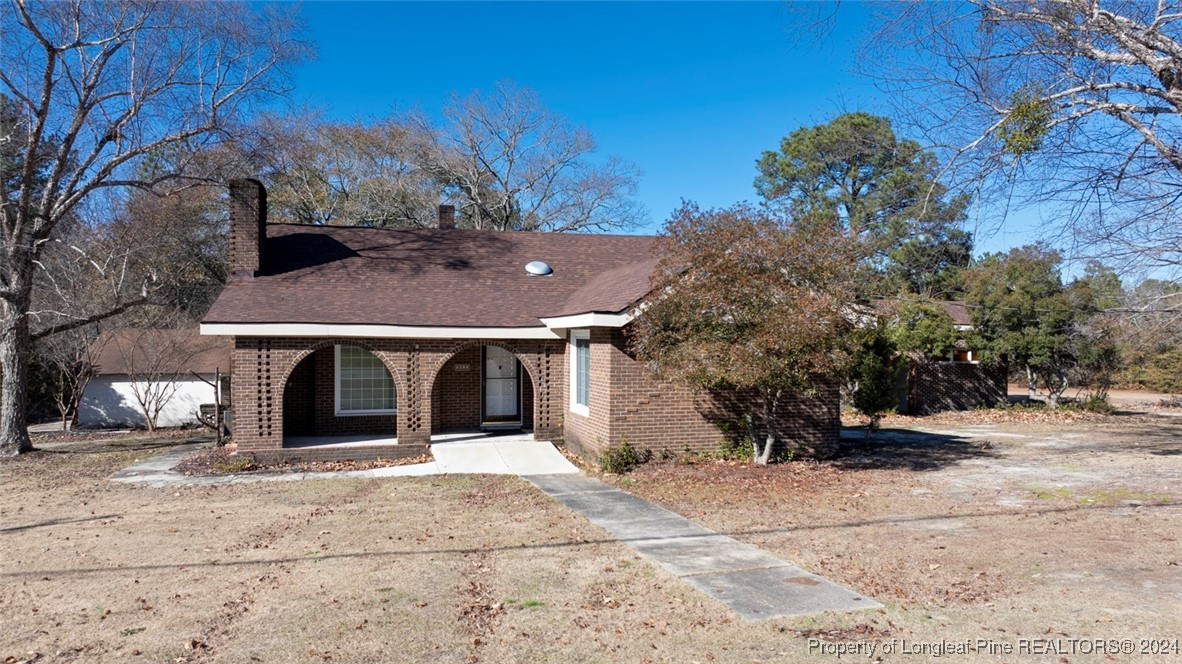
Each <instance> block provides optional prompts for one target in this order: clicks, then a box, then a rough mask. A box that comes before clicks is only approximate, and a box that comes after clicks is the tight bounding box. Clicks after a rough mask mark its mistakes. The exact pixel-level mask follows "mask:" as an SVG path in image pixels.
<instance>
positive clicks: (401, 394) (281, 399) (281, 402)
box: [273, 339, 413, 444]
mask: <svg viewBox="0 0 1182 664" xmlns="http://www.w3.org/2000/svg"><path fill="white" fill-rule="evenodd" d="M334 346H355V347H357V348H361V349H363V350H365V351H367V352H369V353H370V354H372V355H373V356H374V357H376V358H378V361H379V362H381V363H382V366H383V367H384V368H385V369H386V371H387V372H388V373H389V374H390V378H391V380H392V381H393V383H394V393H395V399H396V401H395V403H396V404H397V414H396V415H395V416H394V423H393V424H392V426H391V429H390V434H396V432H397V431H399V430H400V429H401V428H402V423H403V420H404V419H405V416H404V414H403V411H404V408H406V407H408V406H410V405H412V404H411V403H408V402H413V398H411V395H409V391H408V389H407V383H406V381H405V379H404V377H403V375H402V372H400V371H399V370H398V369H397V368H396V366H397V365H396V364H395V358H394V357H393V354H392V353H391V352H389V351H384V350H382V349H381V348H380V347H378V346H377V345H375V344H372V343H369V342H367V341H364V340H356V339H322V340H319V341H315V342H311V343H308V344H307V345H306V346H305V347H303V348H301V349H299V350H298V351H297V352H296V353H295V354H294V355H292V356H291V359H290V360H289V361H288V362H287V363H286V365H285V366H284V371H283V374H282V375H281V379H280V380H279V381H276V383H275V384H276V385H277V386H278V388H279V389H278V391H277V392H278V393H277V395H276V396H277V398H276V399H275V402H274V403H275V412H274V415H273V416H274V418H275V419H276V420H277V421H278V422H279V423H280V431H279V436H278V439H279V441H280V442H281V443H283V441H286V440H287V438H288V435H289V432H288V431H287V430H286V429H287V424H288V421H289V420H290V419H292V418H289V414H288V413H286V412H285V411H286V409H287V405H288V397H289V393H288V388H289V386H290V384H291V380H292V377H293V374H295V372H296V370H297V369H298V368H299V367H300V366H301V365H302V364H304V363H305V362H307V361H310V359H311V358H312V357H313V355H314V354H315V353H317V352H318V351H322V350H325V349H329V348H333V347H334ZM310 371H312V372H315V371H316V369H315V368H314V367H312V368H310ZM317 379H318V376H317V375H316V374H315V373H313V375H312V376H311V377H310V380H311V381H312V385H311V387H312V388H313V390H314V389H315V381H316V380H317ZM332 380H335V376H334V377H333V378H332ZM321 398H322V397H321ZM312 399H313V400H312V402H310V403H309V405H308V407H310V408H313V409H319V408H321V407H322V405H321V404H318V403H316V402H315V399H316V397H315V396H313V398H312ZM321 416H324V417H325V419H326V420H327V421H329V422H339V420H336V418H332V419H328V418H327V416H326V414H324V413H321V414H320V415H319V416H318V415H314V414H309V417H310V418H311V419H312V420H313V421H315V420H316V419H317V418H318V417H321ZM385 417H387V418H389V416H388V415H387V416H385ZM359 421H360V420H359ZM315 428H317V429H318V428H319V427H315ZM345 433H353V432H345ZM318 435H323V434H318ZM283 444H286V443H283Z"/></svg>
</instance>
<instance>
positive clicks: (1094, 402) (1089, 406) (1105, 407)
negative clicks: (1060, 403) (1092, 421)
mask: <svg viewBox="0 0 1182 664" xmlns="http://www.w3.org/2000/svg"><path fill="white" fill-rule="evenodd" d="M1071 406H1072V407H1073V408H1075V409H1077V410H1086V411H1088V412H1090V413H1103V414H1105V415H1107V414H1109V413H1111V412H1112V411H1113V410H1115V408H1113V407H1112V404H1110V403H1108V400H1107V399H1105V398H1104V397H1100V396H1090V397H1088V398H1086V399H1084V400H1083V401H1079V402H1076V403H1074V404H1071Z"/></svg>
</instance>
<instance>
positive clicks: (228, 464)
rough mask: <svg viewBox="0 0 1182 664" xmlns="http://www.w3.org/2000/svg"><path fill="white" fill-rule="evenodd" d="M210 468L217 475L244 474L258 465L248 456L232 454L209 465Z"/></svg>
mask: <svg viewBox="0 0 1182 664" xmlns="http://www.w3.org/2000/svg"><path fill="white" fill-rule="evenodd" d="M210 467H211V468H213V469H214V470H216V471H217V472H219V473H245V472H246V471H248V470H255V469H256V468H258V464H256V463H255V460H254V457H252V456H250V455H248V454H234V455H231V456H230V457H228V458H226V459H225V460H222V461H215V462H213V463H211V464H210Z"/></svg>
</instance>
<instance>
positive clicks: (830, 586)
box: [525, 475, 882, 620]
mask: <svg viewBox="0 0 1182 664" xmlns="http://www.w3.org/2000/svg"><path fill="white" fill-rule="evenodd" d="M525 479H526V480H528V481H529V482H530V483H532V484H533V485H534V486H536V487H538V488H539V489H541V490H542V491H543V492H545V493H546V494H547V495H549V496H551V497H553V498H554V499H555V500H557V501H558V502H560V503H562V504H563V505H565V506H567V507H569V508H570V509H572V510H574V511H575V512H578V513H579V514H581V515H583V516H584V517H586V518H587V519H588V520H589V521H591V522H592V523H594V524H595V525H597V526H600V527H601V528H603V529H604V530H606V531H608V532H609V533H611V534H612V535H613V536H615V537H616V538H618V539H619V540H620V541H621V542H623V543H624V544H627V545H628V546H630V547H632V548H633V549H635V550H636V551H637V552H638V553H640V554H641V555H643V556H645V557H646V558H649V559H650V560H652V561H653V562H655V563H657V564H658V565H660V566H661V567H663V568H665V569H666V570H668V571H669V572H670V573H672V574H674V575H675V576H677V577H678V578H679V579H681V580H682V581H684V582H686V583H687V584H689V585H690V586H692V587H694V588H696V589H698V590H699V591H701V592H703V593H705V594H706V595H708V596H710V597H712V598H714V599H716V600H718V601H720V602H722V603H723V604H726V605H727V606H728V607H730V608H731V609H732V610H733V611H734V612H735V613H737V614H739V616H740V617H742V618H743V619H744V620H767V619H770V618H783V617H789V616H803V615H809V614H813V613H821V612H823V611H854V610H860V609H876V608H881V607H882V605H881V604H879V603H878V602H875V601H874V600H872V599H869V598H867V597H864V596H862V595H860V594H859V593H856V592H854V591H852V590H849V589H848V588H844V587H842V586H839V585H837V584H835V583H833V582H831V581H829V580H827V579H824V578H822V577H819V576H817V575H815V574H810V573H808V572H806V571H805V570H803V569H801V568H799V567H797V566H795V565H792V564H789V563H787V562H785V561H783V560H781V559H779V558H777V557H775V556H773V555H771V554H769V553H767V552H765V551H762V550H760V549H757V548H755V547H753V546H750V545H748V544H744V543H742V542H739V541H736V540H734V539H732V538H730V537H727V536H726V535H721V534H719V533H716V532H714V531H713V530H710V529H709V528H705V527H703V526H700V525H698V524H696V523H694V522H693V521H690V520H689V519H686V518H684V517H682V516H680V515H678V514H674V513H673V512H670V511H669V510H666V509H664V508H661V507H657V506H656V505H653V504H652V503H649V502H648V501H645V500H642V499H640V498H637V497H636V496H633V495H631V494H628V493H625V492H623V491H619V490H617V489H613V488H611V487H609V486H607V485H606V484H603V483H602V482H600V481H598V480H595V479H592V478H589V477H585V476H582V475H532V476H526V477H525Z"/></svg>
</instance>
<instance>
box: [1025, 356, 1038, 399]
mask: <svg viewBox="0 0 1182 664" xmlns="http://www.w3.org/2000/svg"><path fill="white" fill-rule="evenodd" d="M1026 389H1027V392H1028V394H1029V395H1030V401H1034V395H1035V394H1037V393H1038V379H1037V378H1035V376H1034V369H1032V368H1030V365H1029V364H1027V365H1026Z"/></svg>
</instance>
